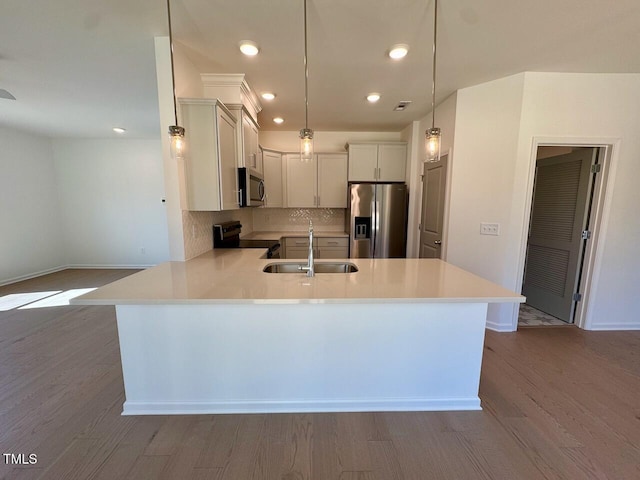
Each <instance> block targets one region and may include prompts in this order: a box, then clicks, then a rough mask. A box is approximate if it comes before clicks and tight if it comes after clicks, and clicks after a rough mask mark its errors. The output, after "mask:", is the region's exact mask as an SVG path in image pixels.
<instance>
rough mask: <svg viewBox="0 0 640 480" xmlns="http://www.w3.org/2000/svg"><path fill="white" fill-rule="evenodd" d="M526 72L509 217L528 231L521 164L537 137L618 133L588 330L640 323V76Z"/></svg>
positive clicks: (594, 136)
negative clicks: (639, 186)
mask: <svg viewBox="0 0 640 480" xmlns="http://www.w3.org/2000/svg"><path fill="white" fill-rule="evenodd" d="M525 75H526V76H525V95H524V103H523V109H522V110H523V115H522V122H521V130H520V140H519V148H518V156H517V167H518V171H517V172H518V173H517V175H516V177H515V183H514V188H513V192H514V197H513V199H512V202H511V203H512V205H513V214H514V218H513V220H512V223H514V224H515V223H516V222H517V220H518V219H520V224H519V225H518V226H517V228H520V229H521V230H522V231H524V228H523V224H522V219H521V213H522V211H523V203H524V202H525V201H526V200H527V199H526V197H525V195H526V193H525V190H526V188H525V182H526V179H525V175H524V173H523V168H522V167H523V166H525V165H526V166H527V167H528V165H529V160H530V157H531V151H532V141H533V139H534V137H554V138H556V139H558V140H559V141H561V139H562V138H576V137H578V138H582V139H585V140H586V141H589V139H596V140H597V139H603V138H605V139H606V138H609V139H618V141H619V148H618V149H617V151H614V153H613V158H612V162H611V163H612V164H613V165H614V166H615V171H612V172H610V176H609V179H608V185H607V195H608V197H609V198H608V205H605V208H608V212H607V217H608V219H607V220H608V221H607V222H606V224H605V225H602V226H601V238H600V239H599V241H598V244H597V249H598V251H597V252H596V255H597V256H599V257H600V268H599V271H597V270H596V271H595V272H594V277H595V284H594V285H593V289H592V291H591V296H590V299H589V304H588V305H589V308H588V311H587V314H586V325H585V328H587V329H594V330H625V329H635V330H637V329H640V316H639V315H638V306H637V298H638V286H639V285H640V255H638V239H639V238H640V216H639V215H638V206H640V189H639V188H638V178H640V161H638V159H640V135H638V126H639V125H640V75H639V74H567V73H526V74H525ZM514 226H515V225H514ZM513 242H514V243H517V242H516V239H514V241H513ZM508 258H510V256H509V257H506V258H505V259H508ZM503 266H504V268H505V277H506V278H508V279H509V280H511V279H513V277H514V274H515V272H514V271H513V268H514V265H512V264H510V263H509V262H508V261H507V262H506V263H503Z"/></svg>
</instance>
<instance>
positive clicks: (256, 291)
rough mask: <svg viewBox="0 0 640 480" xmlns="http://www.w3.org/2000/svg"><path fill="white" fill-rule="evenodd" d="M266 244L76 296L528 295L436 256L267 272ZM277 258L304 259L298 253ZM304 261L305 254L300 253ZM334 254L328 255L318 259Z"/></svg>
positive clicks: (120, 300)
mask: <svg viewBox="0 0 640 480" xmlns="http://www.w3.org/2000/svg"><path fill="white" fill-rule="evenodd" d="M262 255H264V251H263V250H262V249H253V248H240V249H215V250H211V251H209V252H207V253H204V254H202V255H200V256H199V257H196V258H194V259H192V260H189V261H187V262H167V263H163V264H161V265H158V266H156V267H152V268H149V269H147V270H143V271H141V272H138V273H135V274H133V275H130V276H128V277H125V278H123V279H121V280H118V281H116V282H113V283H110V284H108V285H105V286H103V287H100V288H98V289H97V290H94V291H93V292H90V293H87V294H85V295H82V296H80V297H77V298H76V299H74V300H72V303H73V304H77V305H135V304H156V305H160V304H164V305H169V304H247V303H250V304H256V303H257V304H288V303H289V304H290V303H391V302H397V301H400V302H402V303H452V302H455V303H457V302H464V303H474V302H475V303H477V302H481V303H511V302H516V303H521V302H524V297H523V296H521V295H519V294H517V293H515V292H512V291H510V290H507V289H506V288H503V287H501V286H499V285H496V284H495V283H492V282H489V281H488V280H485V279H483V278H480V277H478V276H476V275H473V274H471V273H469V272H466V271H465V270H462V269H460V268H458V267H455V266H453V265H450V264H448V263H446V262H443V261H441V260H437V259H349V260H348V261H349V262H351V263H354V264H355V265H356V266H357V267H358V270H359V271H358V272H356V273H321V274H316V276H315V277H312V278H309V277H307V276H306V275H305V274H304V273H280V274H277V273H264V272H263V271H262V269H263V268H264V266H265V265H267V264H269V263H274V261H273V260H267V259H261V258H260V257H261V256H262ZM277 262H285V263H297V262H296V261H294V260H288V261H287V260H277ZM298 262H300V261H298ZM302 262H304V260H302ZM323 262H330V260H326V259H322V260H321V261H318V262H317V263H323Z"/></svg>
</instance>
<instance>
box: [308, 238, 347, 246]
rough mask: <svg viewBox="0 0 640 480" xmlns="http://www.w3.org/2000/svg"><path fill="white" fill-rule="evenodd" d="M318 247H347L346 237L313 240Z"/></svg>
mask: <svg viewBox="0 0 640 480" xmlns="http://www.w3.org/2000/svg"><path fill="white" fill-rule="evenodd" d="M315 240H316V245H317V246H318V247H348V246H349V239H348V238H347V237H318V238H316V239H315Z"/></svg>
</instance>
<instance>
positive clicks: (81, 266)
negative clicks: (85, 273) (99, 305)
mask: <svg viewBox="0 0 640 480" xmlns="http://www.w3.org/2000/svg"><path fill="white" fill-rule="evenodd" d="M150 267H155V264H149V265H130V264H126V265H104V264H98V263H96V264H87V263H78V264H71V265H67V266H66V267H64V268H77V269H92V268H94V269H100V270H119V269H123V270H126V269H132V270H134V269H145V268H150Z"/></svg>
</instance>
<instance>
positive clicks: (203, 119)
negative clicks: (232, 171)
mask: <svg viewBox="0 0 640 480" xmlns="http://www.w3.org/2000/svg"><path fill="white" fill-rule="evenodd" d="M181 115H182V125H184V128H185V136H186V141H187V144H188V145H189V149H188V151H187V156H186V158H185V183H186V190H187V192H186V193H187V208H188V209H189V210H220V178H219V171H218V144H217V140H216V117H215V108H214V107H213V106H212V105H192V104H184V105H182V106H181Z"/></svg>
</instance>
